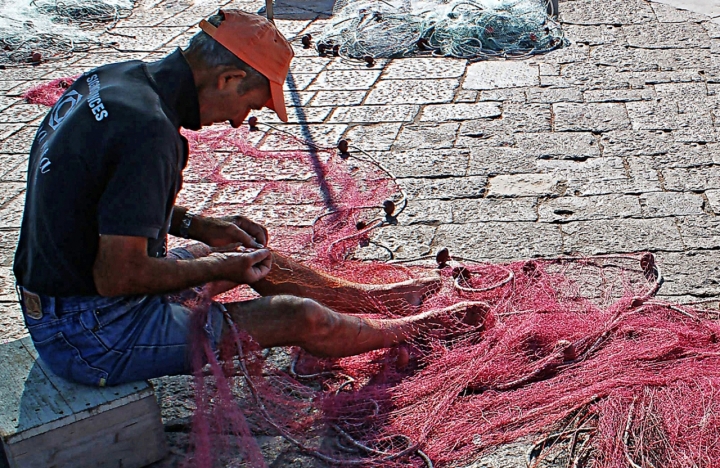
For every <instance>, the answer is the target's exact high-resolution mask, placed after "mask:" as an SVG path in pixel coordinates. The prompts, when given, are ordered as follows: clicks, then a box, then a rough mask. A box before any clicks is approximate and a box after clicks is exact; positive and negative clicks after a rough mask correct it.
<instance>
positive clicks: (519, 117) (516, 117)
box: [502, 103, 552, 133]
mask: <svg viewBox="0 0 720 468" xmlns="http://www.w3.org/2000/svg"><path fill="white" fill-rule="evenodd" d="M551 121H552V115H551V112H550V105H549V104H515V103H509V104H503V116H502V124H503V125H504V126H506V127H507V128H508V129H510V130H512V131H513V132H526V133H527V132H531V133H540V132H550V131H551Z"/></svg>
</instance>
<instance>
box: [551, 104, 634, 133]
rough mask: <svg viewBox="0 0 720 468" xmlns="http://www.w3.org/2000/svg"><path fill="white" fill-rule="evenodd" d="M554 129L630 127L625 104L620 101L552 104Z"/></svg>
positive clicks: (577, 130)
mask: <svg viewBox="0 0 720 468" xmlns="http://www.w3.org/2000/svg"><path fill="white" fill-rule="evenodd" d="M553 115H554V116H555V131H558V132H567V131H570V132H583V131H590V132H597V133H600V132H607V131H610V130H624V129H627V128H630V121H629V120H628V113H627V111H626V110H625V105H623V104H620V103H599V104H596V103H591V104H576V103H559V104H553Z"/></svg>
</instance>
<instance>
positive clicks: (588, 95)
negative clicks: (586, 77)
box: [583, 88, 657, 102]
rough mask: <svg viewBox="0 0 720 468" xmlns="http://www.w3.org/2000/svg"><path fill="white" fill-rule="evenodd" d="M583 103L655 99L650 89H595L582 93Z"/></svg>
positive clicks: (653, 91)
mask: <svg viewBox="0 0 720 468" xmlns="http://www.w3.org/2000/svg"><path fill="white" fill-rule="evenodd" d="M583 98H584V100H585V102H628V101H653V100H655V99H657V96H656V95H655V90H653V89H652V88H641V89H607V90H606V89H595V90H590V91H585V92H584V93H583Z"/></svg>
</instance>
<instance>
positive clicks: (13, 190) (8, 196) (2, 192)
mask: <svg viewBox="0 0 720 468" xmlns="http://www.w3.org/2000/svg"><path fill="white" fill-rule="evenodd" d="M24 190H25V184H23V183H21V182H2V183H0V208H2V207H3V206H5V205H6V204H7V203H8V202H10V200H12V199H13V198H15V197H17V196H18V195H20V194H21V193H22V192H23V191H24Z"/></svg>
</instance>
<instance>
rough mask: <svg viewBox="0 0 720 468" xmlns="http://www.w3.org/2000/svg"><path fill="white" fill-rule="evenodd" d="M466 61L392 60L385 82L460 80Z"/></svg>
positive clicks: (384, 73)
mask: <svg viewBox="0 0 720 468" xmlns="http://www.w3.org/2000/svg"><path fill="white" fill-rule="evenodd" d="M466 63H467V62H466V61H465V60H458V59H455V58H441V57H407V58H401V59H395V60H390V62H389V63H388V65H387V66H386V67H385V71H383V74H382V77H383V79H384V80H429V79H441V78H459V77H461V76H462V75H463V74H464V73H465V65H466Z"/></svg>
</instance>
